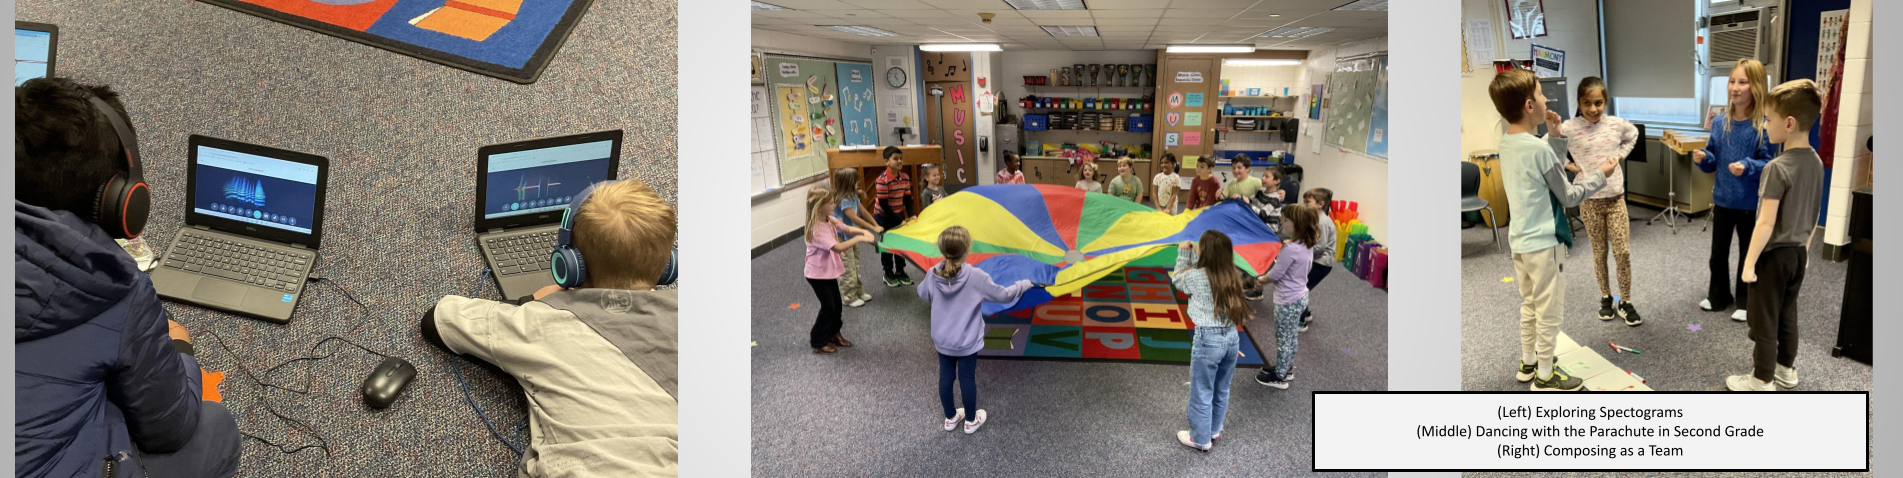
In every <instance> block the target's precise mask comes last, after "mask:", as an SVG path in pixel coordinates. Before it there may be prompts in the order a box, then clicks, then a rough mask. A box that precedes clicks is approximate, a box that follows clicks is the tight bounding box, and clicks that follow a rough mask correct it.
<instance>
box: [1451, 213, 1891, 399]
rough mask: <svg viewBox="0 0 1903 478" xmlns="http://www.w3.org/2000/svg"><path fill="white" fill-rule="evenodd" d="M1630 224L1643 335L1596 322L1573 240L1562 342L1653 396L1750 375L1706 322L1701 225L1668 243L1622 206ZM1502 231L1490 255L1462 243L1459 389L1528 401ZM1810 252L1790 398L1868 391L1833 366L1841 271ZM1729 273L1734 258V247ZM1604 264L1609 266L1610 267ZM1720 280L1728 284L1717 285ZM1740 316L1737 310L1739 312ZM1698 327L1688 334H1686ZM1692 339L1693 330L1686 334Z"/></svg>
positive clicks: (1594, 295)
mask: <svg viewBox="0 0 1903 478" xmlns="http://www.w3.org/2000/svg"><path fill="white" fill-rule="evenodd" d="M1628 209H1629V210H1630V215H1631V216H1632V217H1635V218H1639V220H1637V221H1634V222H1632V224H1631V226H1632V227H1631V230H1632V234H1631V251H1632V252H1631V254H1632V255H1631V263H1632V295H1634V296H1636V297H1634V299H1633V302H1632V304H1633V306H1634V307H1636V308H1637V309H1638V311H1639V314H1640V316H1641V317H1643V318H1644V319H1645V323H1644V324H1643V325H1640V326H1638V327H1627V326H1626V325H1625V323H1624V322H1623V321H1621V320H1619V319H1617V318H1614V319H1613V320H1609V321H1602V320H1599V318H1598V312H1599V297H1600V295H1599V285H1598V282H1597V280H1596V279H1594V277H1593V272H1592V269H1591V267H1592V247H1591V245H1590V244H1589V243H1588V242H1586V237H1585V235H1584V234H1583V230H1582V231H1581V232H1582V234H1580V235H1579V237H1580V239H1579V240H1576V241H1575V242H1574V246H1573V248H1572V251H1571V255H1570V256H1569V257H1568V258H1567V260H1566V265H1565V272H1564V273H1563V277H1564V281H1565V286H1564V287H1565V316H1564V317H1565V321H1564V322H1563V323H1562V324H1561V326H1560V330H1563V331H1565V332H1566V334H1567V335H1569V336H1571V337H1572V338H1573V339H1574V340H1575V341H1577V342H1579V344H1580V345H1581V346H1585V347H1592V348H1594V349H1595V350H1598V351H1599V352H1600V355H1602V356H1604V357H1606V359H1608V360H1611V361H1612V363H1613V365H1617V366H1619V367H1620V368H1624V369H1629V370H1631V371H1633V372H1636V373H1638V374H1639V375H1641V376H1644V377H1645V378H1646V380H1647V385H1650V386H1651V387H1652V388H1653V389H1655V390H1724V389H1725V384H1724V381H1725V377H1726V376H1730V375H1736V374H1741V373H1747V372H1749V371H1750V370H1751V355H1750V348H1751V344H1752V342H1751V339H1750V338H1749V337H1747V334H1748V332H1749V328H1748V327H1747V326H1746V325H1745V323H1744V322H1736V321H1733V320H1731V312H1732V311H1731V310H1725V311H1722V312H1705V311H1702V310H1699V308H1698V301H1699V300H1701V299H1704V298H1705V292H1706V289H1707V287H1708V284H1709V280H1710V277H1711V274H1710V272H1709V270H1710V268H1709V266H1708V265H1707V261H1708V260H1709V259H1710V257H1711V255H1710V254H1711V236H1712V233H1711V232H1710V231H1709V230H1705V229H1703V228H1704V226H1705V220H1704V217H1703V216H1699V217H1696V218H1694V219H1693V221H1692V222H1691V223H1690V224H1685V223H1680V224H1679V227H1678V233H1677V234H1676V235H1674V234H1673V233H1672V231H1671V230H1670V229H1668V228H1667V227H1666V225H1665V222H1664V221H1659V222H1657V223H1655V224H1653V225H1646V224H1645V219H1649V218H1651V217H1652V216H1654V215H1656V214H1658V210H1656V209H1649V208H1644V207H1639V206H1636V205H1633V206H1629V207H1628ZM1506 237H1507V234H1506V230H1505V229H1501V230H1500V240H1501V244H1500V250H1499V251H1497V252H1496V251H1495V249H1494V246H1493V244H1492V237H1491V235H1490V234H1488V232H1487V228H1486V227H1485V226H1480V227H1474V228H1471V229H1466V230H1463V231H1461V234H1460V238H1461V241H1460V252H1461V279H1462V280H1461V297H1460V298H1461V304H1462V307H1461V364H1460V365H1461V389H1463V390H1526V388H1527V385H1526V384H1525V383H1521V382H1518V381H1515V380H1514V379H1513V375H1514V367H1515V366H1516V365H1517V364H1518V357H1519V354H1520V338H1519V337H1520V335H1519V325H1518V324H1519V320H1520V301H1521V300H1520V293H1519V285H1518V284H1516V283H1511V282H1502V281H1501V279H1503V278H1507V277H1512V276H1513V275H1514V274H1513V260H1512V258H1511V257H1510V255H1509V253H1508V251H1509V249H1508V248H1507V246H1506V243H1505V241H1506ZM1817 241H1818V242H1817V243H1816V244H1813V246H1812V247H1811V265H1810V269H1809V270H1808V271H1806V272H1805V277H1804V285H1803V289H1802V291H1801V292H1799V295H1798V298H1799V300H1800V301H1801V306H1800V307H1801V309H1800V310H1802V314H1803V317H1802V318H1801V320H1800V326H1799V330H1800V332H1801V334H1802V335H1801V338H1800V339H1799V343H1800V345H1799V350H1798V355H1797V364H1796V369H1797V371H1798V378H1799V382H1800V383H1799V384H1798V388H1797V390H1869V389H1870V383H1871V372H1870V370H1871V367H1870V365H1867V364H1864V363H1862V362H1857V361H1854V360H1851V359H1848V358H1833V357H1831V356H1830V349H1831V347H1833V346H1834V345H1835V344H1836V341H1837V323H1838V313H1839V311H1840V310H1842V308H1843V287H1844V274H1845V272H1846V271H1847V270H1848V264H1846V263H1842V262H1830V261H1825V260H1823V257H1822V250H1823V248H1822V247H1821V246H1820V244H1822V242H1823V237H1822V235H1821V234H1820V235H1819V237H1818V238H1817ZM1733 244H1734V246H1733V253H1732V254H1731V259H1730V261H1731V267H1732V269H1733V270H1736V268H1737V267H1739V263H1740V261H1741V258H1740V257H1739V255H1738V254H1737V253H1736V252H1735V249H1736V246H1735V244H1736V241H1735V240H1734V241H1733ZM1612 263H1613V261H1612V260H1611V257H1610V254H1608V258H1607V264H1608V265H1610V264H1612ZM1616 271H1617V269H1616V268H1612V269H1609V270H1608V277H1607V279H1608V285H1610V286H1611V290H1612V292H1613V294H1614V295H1617V294H1618V278H1617V275H1616ZM1727 280H1730V279H1727ZM1740 306H1742V304H1740ZM1694 325H1695V326H1696V327H1693V326H1694ZM1694 328H1696V329H1697V330H1692V329H1694ZM1607 341H1611V342H1614V343H1617V344H1619V345H1621V346H1625V347H1631V348H1635V349H1638V350H1639V351H1640V352H1642V354H1639V355H1634V354H1629V353H1623V354H1622V353H1614V352H1613V351H1612V349H1611V347H1609V346H1607V345H1606V342H1607Z"/></svg>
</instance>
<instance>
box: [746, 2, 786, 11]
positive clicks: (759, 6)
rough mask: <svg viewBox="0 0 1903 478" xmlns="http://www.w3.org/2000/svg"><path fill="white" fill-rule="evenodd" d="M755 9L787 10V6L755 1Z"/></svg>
mask: <svg viewBox="0 0 1903 478" xmlns="http://www.w3.org/2000/svg"><path fill="white" fill-rule="evenodd" d="M753 9H754V10H786V9H787V8H786V7H782V6H779V5H774V4H771V3H761V2H753Z"/></svg>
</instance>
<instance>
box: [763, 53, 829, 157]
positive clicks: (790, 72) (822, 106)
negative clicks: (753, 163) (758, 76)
mask: <svg viewBox="0 0 1903 478" xmlns="http://www.w3.org/2000/svg"><path fill="white" fill-rule="evenodd" d="M762 70H763V71H762V73H764V74H765V75H766V77H767V80H766V83H767V93H768V94H769V95H770V96H769V97H768V100H769V101H770V103H771V104H772V110H773V113H772V115H771V116H772V119H773V138H774V146H775V149H777V152H776V154H775V156H776V157H777V158H778V159H779V182H780V184H789V183H793V182H795V181H799V180H801V179H805V178H808V177H812V176H817V175H821V174H825V173H826V149H827V148H836V147H839V146H840V145H841V144H844V142H845V125H844V123H843V121H844V119H843V118H842V117H841V115H840V109H839V106H840V101H839V99H840V91H839V83H838V74H837V72H838V70H837V65H836V63H835V62H834V61H831V60H820V59H808V58H792V57H783V56H767V57H766V64H765V65H764V66H763V68H762Z"/></svg>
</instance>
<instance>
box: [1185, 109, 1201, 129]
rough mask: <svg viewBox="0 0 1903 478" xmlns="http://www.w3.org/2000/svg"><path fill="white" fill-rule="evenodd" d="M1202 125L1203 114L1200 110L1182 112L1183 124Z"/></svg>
mask: <svg viewBox="0 0 1903 478" xmlns="http://www.w3.org/2000/svg"><path fill="white" fill-rule="evenodd" d="M1202 125H1203V114H1202V113H1201V112H1190V113H1183V126H1202Z"/></svg>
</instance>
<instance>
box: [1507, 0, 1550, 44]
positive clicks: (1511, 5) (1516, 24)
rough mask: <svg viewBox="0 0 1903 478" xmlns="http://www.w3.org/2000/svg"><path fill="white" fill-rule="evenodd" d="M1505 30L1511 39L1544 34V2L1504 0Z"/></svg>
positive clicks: (1536, 0)
mask: <svg viewBox="0 0 1903 478" xmlns="http://www.w3.org/2000/svg"><path fill="white" fill-rule="evenodd" d="M1505 1H1506V5H1507V31H1508V32H1510V33H1512V35H1513V39H1515V40H1521V39H1527V38H1533V37H1543V36H1546V4H1545V2H1543V1H1542V0H1505Z"/></svg>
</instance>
